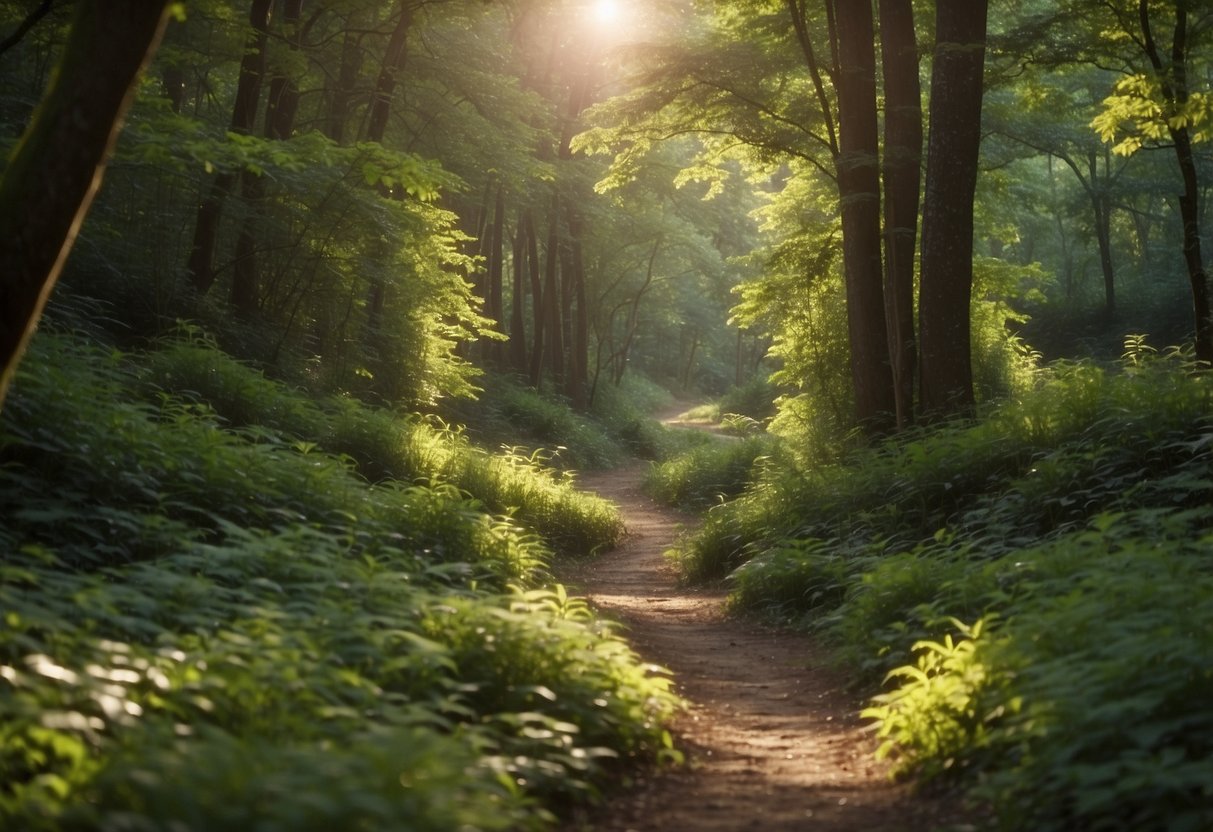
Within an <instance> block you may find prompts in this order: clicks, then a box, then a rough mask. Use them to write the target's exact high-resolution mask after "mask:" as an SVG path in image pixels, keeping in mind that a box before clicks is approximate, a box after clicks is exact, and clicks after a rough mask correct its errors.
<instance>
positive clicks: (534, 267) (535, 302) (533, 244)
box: [526, 208, 546, 390]
mask: <svg viewBox="0 0 1213 832" xmlns="http://www.w3.org/2000/svg"><path fill="white" fill-rule="evenodd" d="M526 252H527V269H528V271H529V272H530V275H531V319H532V321H533V322H534V327H535V337H534V339H533V341H532V343H531V363H530V368H529V369H530V379H531V386H532V387H534V388H535V389H536V390H538V389H539V382H540V381H541V379H542V377H543V349H544V346H545V344H544V336H545V334H546V333H545V330H546V327H545V326H544V309H545V308H546V307H545V306H544V302H543V277H542V275H541V274H540V269H539V234H538V232H537V231H536V229H535V212H534V211H532V210H531V209H529V208H528V209H527V212H526Z"/></svg>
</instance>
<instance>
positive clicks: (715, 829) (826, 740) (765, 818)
mask: <svg viewBox="0 0 1213 832" xmlns="http://www.w3.org/2000/svg"><path fill="white" fill-rule="evenodd" d="M646 468H647V464H646V463H641V464H636V465H632V466H629V467H625V468H621V469H616V470H614V471H608V472H603V473H596V474H589V475H586V476H584V477H583V478H582V479H581V481H580V483H581V487H582V488H584V489H585V490H587V491H594V492H597V493H598V494H600V495H601V496H603V497H606V498H608V499H610V500H613V501H615V502H616V503H617V504H618V505H619V507H620V510H621V511H622V513H623V516H624V520H625V522H626V524H627V527H628V534H627V537H626V538H625V541H624V543H623V545H622V546H620V547H619V548H617V549H616V550H614V551H613V552H609V553H607V554H605V555H602V556H601V557H599V558H597V559H596V560H594V561H591V562H586V563H582V564H580V565H578V566H576V567H574V568H573V569H571V570H569V571H566V572H564V573H563V574H562V575H561V578H562V579H563V580H565V581H566V582H567V583H569V584H571V585H573V586H575V587H577V589H578V591H579V592H581V593H583V594H585V595H588V596H589V598H590V599H591V600H592V602H593V604H594V605H595V606H596V607H597V608H598V609H599V610H601V611H602V612H603V613H605V614H606V615H607V616H608V617H610V618H612V619H614V620H617V621H620V622H622V623H624V624H626V625H627V627H628V636H629V640H630V641H631V643H632V645H633V647H634V648H635V649H636V650H637V651H638V652H639V653H640V654H641V655H642V656H643V657H644V658H645V659H646V660H648V661H652V662H655V663H657V664H660V665H662V666H664V667H666V668H669V669H670V670H671V671H672V673H673V676H674V680H675V684H676V685H677V690H678V692H679V693H680V694H681V695H682V696H683V697H685V698H686V700H687V701H688V703H689V708H688V709H687V711H686V712H685V713H684V714H682V715H681V716H679V717H678V718H677V719H676V721H675V723H674V726H673V730H674V733H675V735H676V737H677V740H676V742H677V747H679V748H680V749H682V750H683V751H684V752H686V753H687V756H688V760H689V763H690V764H689V765H688V766H684V767H681V768H678V769H673V770H667V771H663V772H658V773H656V774H655V775H653V776H652V777H650V778H648V779H645V780H642V781H640V782H638V783H637V784H635V786H634V787H633V788H632V789H631V790H630V791H628V792H626V793H624V794H621V795H618V796H616V797H614V798H613V799H612V800H611V801H610V802H609V804H608V805H607V806H606V807H605V808H604V809H603V810H601V811H600V812H598V813H595V814H593V815H591V816H590V817H588V818H578V819H577V820H576V821H575V822H574V823H573V825H572V826H571V827H570V828H573V829H580V830H586V829H592V830H596V831H597V832H650V831H652V832H656V830H662V832H683V830H685V831H686V832H700V831H701V830H702V832H726V831H727V832H734V830H750V829H753V830H763V832H790V831H791V830H797V832H801V831H808V830H822V832H842V830H848V832H852V831H853V832H920V831H921V832H926V830H931V829H934V828H937V827H939V826H940V825H942V824H943V823H944V818H945V816H946V815H947V814H949V813H948V812H947V811H946V810H945V808H944V806H943V805H942V804H939V803H937V802H934V801H929V800H924V799H922V798H921V797H915V796H911V795H909V794H908V792H907V790H906V789H905V788H904V787H901V786H898V785H895V784H893V783H892V782H890V780H889V778H888V775H887V772H886V771H885V770H884V768H883V767H882V766H881V765H880V764H878V763H876V762H874V761H873V759H872V754H871V752H872V750H873V747H874V743H873V739H872V736H871V734H870V733H867V732H865V731H864V730H863V729H862V727H861V725H860V724H859V722H858V720H857V718H856V717H855V714H856V713H857V711H858V705H859V703H858V702H857V701H856V699H855V697H854V696H853V695H852V694H849V693H848V692H847V691H846V689H845V680H844V679H843V678H841V677H840V676H839V675H838V673H837V672H835V671H834V670H832V669H830V668H828V667H826V666H825V656H824V655H823V654H822V652H821V650H820V649H818V648H815V647H814V645H813V643H812V642H811V641H809V640H807V639H806V638H804V637H801V636H797V635H793V634H789V633H785V632H780V631H776V630H771V629H766V628H763V627H760V626H758V625H755V624H753V623H751V622H746V621H744V620H738V619H736V618H729V617H726V615H725V613H724V600H725V593H724V592H723V591H720V590H718V589H702V588H695V587H683V586H679V584H678V581H677V577H676V575H675V572H674V570H673V568H672V567H671V566H670V565H669V564H668V563H666V562H665V559H664V557H663V553H664V552H665V551H666V550H667V549H669V548H670V547H671V546H672V545H673V544H674V541H675V539H676V538H677V536H678V533H679V531H680V528H681V527H683V526H686V525H690V524H693V523H694V518H692V517H689V516H688V515H685V514H680V513H678V512H676V511H672V510H670V509H666V508H663V507H661V506H658V505H656V504H655V503H653V502H652V501H651V500H650V499H649V498H648V497H646V496H645V495H644V494H643V493H642V492H641V490H640V483H641V481H642V479H643V477H644V473H645V471H646Z"/></svg>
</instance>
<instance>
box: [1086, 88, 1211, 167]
mask: <svg viewBox="0 0 1213 832" xmlns="http://www.w3.org/2000/svg"><path fill="white" fill-rule="evenodd" d="M1091 127H1092V128H1093V129H1094V130H1095V132H1096V133H1098V134H1099V137H1100V138H1101V139H1103V140H1104V141H1105V142H1108V143H1111V144H1112V145H1113V146H1112V151H1113V152H1114V153H1116V154H1118V155H1121V156H1131V155H1132V154H1133V153H1136V152H1137V151H1138V150H1139V149H1141V147H1142V146H1143V145H1146V144H1153V143H1158V142H1164V141H1170V140H1171V136H1172V132H1173V131H1176V130H1182V129H1187V130H1188V132H1189V134H1190V136H1191V139H1192V141H1193V142H1204V141H1208V140H1209V139H1210V138H1213V95H1210V94H1209V93H1206V92H1200V91H1198V92H1193V93H1191V94H1190V95H1189V96H1188V97H1187V99H1186V100H1185V101H1183V102H1177V101H1173V100H1168V98H1167V96H1166V95H1164V93H1163V88H1162V84H1161V82H1160V81H1159V79H1158V78H1157V77H1156V76H1153V75H1144V74H1138V75H1131V76H1129V77H1128V78H1123V79H1121V80H1120V81H1118V82H1117V84H1116V87H1115V89H1114V91H1113V93H1112V94H1111V95H1109V96H1108V97H1107V98H1106V99H1104V102H1103V111H1102V112H1101V113H1100V114H1099V115H1097V116H1096V117H1095V118H1094V119H1093V120H1092V121H1091Z"/></svg>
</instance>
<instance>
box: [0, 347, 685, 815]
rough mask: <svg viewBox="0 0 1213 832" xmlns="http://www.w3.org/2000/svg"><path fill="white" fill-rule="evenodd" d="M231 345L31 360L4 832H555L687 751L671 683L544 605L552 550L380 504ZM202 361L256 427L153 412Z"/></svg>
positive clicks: (6, 467) (19, 498)
mask: <svg viewBox="0 0 1213 832" xmlns="http://www.w3.org/2000/svg"><path fill="white" fill-rule="evenodd" d="M206 350H210V348H208V347H204V346H200V345H197V344H185V345H175V346H171V347H169V348H168V351H167V352H166V353H165V354H162V355H159V356H156V357H153V359H152V364H153V365H154V369H153V368H140V367H139V366H138V365H137V363H136V362H135V361H133V360H132V359H131V358H129V357H126V356H123V355H121V354H119V353H117V352H113V353H107V352H105V351H102V350H99V349H97V348H93V347H85V346H81V345H80V344H78V343H76V342H73V341H71V340H68V339H64V338H61V337H54V336H48V335H43V336H42V337H40V339H39V340H38V341H37V342H36V347H35V353H34V354H33V355H31V356H30V357H29V358H28V359H27V361H26V363H25V365H24V366H23V373H22V375H21V377H20V380H19V383H18V386H17V387H16V389H15V391H14V394H13V396H12V397H11V398H10V400H9V406H8V408H6V411H5V421H4V424H3V439H2V441H0V461H2V462H3V465H2V467H0V504H2V506H3V511H2V516H3V517H4V522H3V524H2V525H0V548H3V550H4V552H5V555H4V559H3V566H2V567H0V609H2V610H3V611H4V617H3V620H2V621H0V726H2V727H0V771H3V774H4V776H3V778H2V779H3V784H4V785H3V786H2V787H0V826H2V827H4V828H13V829H18V828H19V829H30V830H42V829H45V830H66V829H80V830H84V829H119V828H170V827H171V828H180V829H199V830H208V832H209V830H225V829H230V830H245V829H281V828H290V829H315V830H320V829H332V828H338V827H339V828H349V829H363V828H366V829H401V830H403V829H410V830H412V829H431V830H435V831H437V830H448V829H456V828H475V829H486V830H487V829H530V828H541V827H544V826H546V825H547V824H548V821H549V820H550V818H551V815H550V812H549V811H548V809H547V808H545V806H554V805H556V802H557V801H558V800H564V799H576V800H585V799H587V798H588V797H592V796H593V795H594V794H595V793H596V792H597V789H598V788H599V786H600V784H603V783H605V782H608V777H610V776H613V775H612V771H613V767H614V765H615V763H614V762H613V761H614V760H615V759H616V758H629V759H636V760H642V759H652V758H655V757H658V756H669V751H668V748H667V738H666V735H665V734H664V732H663V731H662V728H661V724H660V723H661V720H662V719H663V718H664V717H665V716H666V715H668V714H669V712H670V711H671V710H672V708H673V707H674V703H675V700H674V697H673V696H672V695H671V694H670V693H669V691H668V685H667V682H666V680H665V679H664V678H662V677H661V676H660V675H655V670H656V669H655V668H651V667H648V666H644V665H641V664H640V663H638V661H637V660H636V658H635V656H634V655H633V654H632V653H631V651H630V650H629V649H628V647H627V646H626V645H625V643H624V642H623V641H622V640H621V639H620V638H619V637H618V636H616V635H615V634H614V633H613V632H612V631H611V629H610V628H609V627H607V626H606V625H604V624H603V623H601V622H598V621H596V620H595V618H594V617H593V616H592V615H591V613H590V612H589V611H588V609H587V608H586V606H585V603H584V602H583V601H581V600H579V599H574V598H569V597H568V596H566V595H565V593H564V590H563V589H562V588H560V587H556V588H552V589H541V588H539V587H538V586H537V582H538V580H539V578H540V576H541V575H542V567H543V564H544V563H545V561H546V560H547V558H548V557H549V550H548V549H547V547H546V546H544V545H543V544H542V543H541V542H540V541H539V540H538V539H537V538H536V537H535V536H534V535H533V534H530V533H526V532H523V531H522V530H521V529H519V528H518V526H516V525H515V524H514V523H512V522H509V521H506V520H502V519H494V518H492V517H490V516H489V515H486V514H484V513H482V511H481V510H480V509H479V508H478V505H477V504H476V503H472V502H468V501H465V500H464V499H462V498H461V497H460V495H459V494H458V493H457V492H456V490H455V489H454V488H453V487H451V486H437V487H423V486H409V485H402V484H398V483H396V482H395V481H391V480H386V481H383V482H380V483H379V484H377V485H370V484H368V483H367V482H366V480H365V479H364V478H362V477H361V476H359V475H358V473H357V471H356V470H355V461H354V460H352V459H350V458H348V457H335V456H331V455H329V454H326V453H324V452H323V451H322V450H321V449H320V446H319V445H318V444H317V443H315V442H313V441H310V440H308V439H305V438H302V437H301V436H297V435H296V434H294V433H293V431H294V430H303V428H304V427H306V426H308V425H311V424H313V423H314V420H316V419H317V418H321V417H319V416H318V415H317V414H318V413H320V412H321V411H319V410H318V409H316V408H315V407H314V406H310V405H308V404H307V403H306V401H305V400H302V399H297V397H296V396H295V394H293V393H290V392H288V391H286V390H285V389H283V388H281V387H278V386H276V385H274V384H272V383H271V382H268V381H266V380H265V379H264V378H262V377H260V376H259V375H257V374H256V373H253V372H252V371H250V370H248V369H247V368H246V367H244V366H243V365H239V364H236V363H233V362H230V361H229V360H226V359H223V358H221V357H217V356H216V355H210V356H207V355H205V354H204V352H205V351H206ZM211 352H213V350H211ZM174 353H175V354H174ZM183 367H190V368H195V369H196V368H198V367H207V368H208V370H207V372H206V373H202V374H200V375H198V376H197V378H198V380H207V378H208V377H209V382H208V384H209V386H208V387H207V389H206V392H205V395H207V396H214V400H215V402H216V405H217V407H222V408H225V409H228V412H231V413H233V414H237V413H239V414H243V416H242V417H241V418H243V419H247V420H248V422H247V423H246V424H244V425H243V426H242V427H230V426H225V425H223V424H222V423H221V422H220V420H219V417H218V416H217V415H216V411H215V410H212V409H211V408H210V407H208V406H205V405H202V404H198V403H188V402H186V401H184V400H182V399H180V398H177V397H175V396H173V395H171V394H168V393H160V394H159V396H158V397H157V398H156V402H155V403H146V404H145V403H139V402H138V401H135V402H132V401H131V399H132V398H134V394H135V393H136V392H137V391H140V390H144V391H146V390H147V389H148V387H149V380H150V379H152V378H159V379H160V380H161V381H163V380H164V379H165V378H167V377H169V375H171V374H170V373H169V370H170V369H172V370H174V371H180V370H182V368H183ZM177 378H180V377H177ZM196 393H197V394H198V395H199V396H202V395H204V393H203V391H196ZM367 412H368V413H370V411H367ZM263 417H265V418H266V421H273V422H275V425H276V426H275V427H269V426H265V425H262V424H259V423H258V422H259V420H260V419H261V418H263ZM322 418H323V419H324V420H325V421H324V422H322V424H323V423H326V422H327V419H328V418H329V414H327V413H323V414H322ZM368 418H369V417H368ZM427 430H429V429H428V428H427ZM434 441H436V442H437V443H438V444H439V445H442V446H444V447H445V446H446V445H448V444H450V443H451V440H448V439H437V440H434ZM452 447H455V448H456V449H459V450H458V452H459V453H466V454H467V458H468V459H469V460H479V461H480V463H482V464H483V465H484V466H486V469H489V468H491V467H492V465H493V464H495V463H494V459H495V458H493V457H489V456H488V455H484V454H479V453H478V452H477V453H473V452H472V451H471V450H469V449H468V448H466V447H464V445H460V444H458V443H455V444H454V445H452ZM398 462H399V458H398V457H389V458H387V459H382V460H377V461H376V462H375V464H378V465H380V466H391V465H396V464H398ZM509 464H512V463H509V462H508V461H506V462H502V463H501V465H503V466H508V465H509ZM472 465H473V463H472V462H468V463H467V466H468V470H469V471H470V470H471V467H472ZM522 473H523V476H524V477H539V476H540V475H541V473H542V472H537V471H534V470H530V469H527V470H525V471H524V472H522ZM469 476H470V474H469ZM482 478H483V479H485V480H492V479H493V475H492V473H491V471H490V472H488V473H486V474H485V475H484V476H483V477H482ZM562 487H563V486H562ZM615 522H616V521H614V519H613V515H612V520H611V524H610V530H613V529H614V528H615V527H614V525H613V524H614V523H615ZM588 528H590V526H588V525H587V529H588ZM585 533H586V534H589V533H590V532H588V531H587V532H585ZM603 533H604V534H605V533H607V531H606V530H605V529H604V531H603ZM612 533H613V531H612ZM598 542H599V543H602V542H605V539H603V540H599V541H598Z"/></svg>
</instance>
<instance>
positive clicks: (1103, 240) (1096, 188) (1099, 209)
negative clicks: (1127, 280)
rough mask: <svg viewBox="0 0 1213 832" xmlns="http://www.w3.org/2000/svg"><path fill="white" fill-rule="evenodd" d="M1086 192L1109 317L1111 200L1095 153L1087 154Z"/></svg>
mask: <svg viewBox="0 0 1213 832" xmlns="http://www.w3.org/2000/svg"><path fill="white" fill-rule="evenodd" d="M1087 173H1088V181H1089V182H1090V183H1091V184H1090V186H1089V188H1088V192H1089V195H1090V198H1091V214H1092V219H1093V220H1094V222H1095V239H1096V241H1097V243H1098V244H1099V269H1100V271H1101V272H1102V273H1103V290H1104V313H1105V314H1106V315H1108V317H1111V316H1112V315H1113V314H1115V312H1116V273H1115V271H1114V270H1113V268H1112V200H1111V198H1110V197H1109V196H1108V189H1107V185H1108V180H1109V179H1110V178H1111V177H1110V173H1111V172H1110V171H1109V170H1108V168H1107V165H1106V162H1105V166H1104V179H1103V181H1102V182H1101V181H1100V178H1099V159H1098V157H1097V155H1096V153H1095V151H1091V152H1090V153H1089V154H1087Z"/></svg>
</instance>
